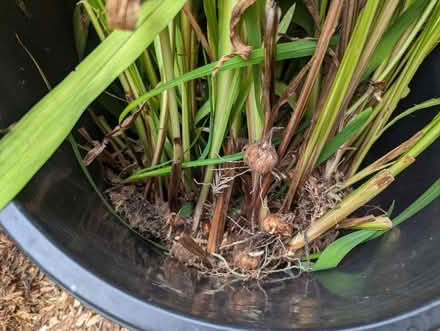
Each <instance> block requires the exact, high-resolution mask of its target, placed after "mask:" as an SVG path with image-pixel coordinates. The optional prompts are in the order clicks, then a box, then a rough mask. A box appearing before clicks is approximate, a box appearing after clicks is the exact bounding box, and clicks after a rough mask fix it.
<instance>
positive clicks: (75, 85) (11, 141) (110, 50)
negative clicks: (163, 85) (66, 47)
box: [0, 0, 185, 209]
mask: <svg viewBox="0 0 440 331" xmlns="http://www.w3.org/2000/svg"><path fill="white" fill-rule="evenodd" d="M184 3H185V0H149V1H146V2H145V4H144V5H143V6H142V8H141V13H140V17H139V23H138V28H137V30H136V31H134V32H127V31H115V32H113V33H112V34H111V35H110V36H109V37H108V38H107V39H106V40H105V41H104V42H103V43H101V44H100V45H99V46H98V47H97V48H96V49H95V50H94V51H93V52H92V53H91V54H90V55H89V56H87V58H85V59H84V60H83V61H82V62H81V64H79V65H78V66H77V67H76V69H75V71H73V72H72V73H71V74H69V75H68V76H67V77H66V78H65V79H64V80H63V81H62V82H61V83H60V84H59V85H58V86H57V87H56V88H54V89H53V90H52V91H51V92H50V93H49V94H48V95H47V96H46V97H44V98H43V99H42V100H41V101H39V102H38V103H37V104H36V105H35V106H34V107H33V108H32V109H31V110H30V111H29V112H28V113H27V114H26V115H25V116H24V117H23V118H22V119H21V120H20V121H19V122H18V123H17V125H16V126H15V128H14V129H13V130H12V131H11V132H10V133H9V134H7V135H6V136H5V137H4V138H3V139H2V140H1V141H0V185H1V187H2V189H1V191H0V209H2V208H3V207H5V205H6V204H7V203H8V202H9V201H10V200H12V199H13V198H14V197H15V195H16V194H17V193H18V192H19V191H20V190H21V189H22V188H23V187H24V186H25V185H26V183H27V182H28V181H29V180H30V179H31V178H32V176H33V175H34V174H35V173H36V172H37V171H38V169H40V167H41V166H42V165H43V164H44V163H45V162H46V161H47V160H48V159H49V157H50V156H51V155H52V154H53V153H54V152H55V150H56V149H57V148H58V146H60V144H61V143H62V142H63V140H64V139H65V138H66V136H67V135H68V134H69V132H70V131H71V130H72V128H73V126H74V125H75V123H76V122H77V121H78V119H79V117H80V116H81V114H82V113H83V112H84V110H85V109H86V108H87V106H88V105H89V104H90V103H92V102H93V100H95V99H96V97H97V96H98V95H99V94H100V93H102V92H103V91H104V90H105V89H106V87H107V86H108V85H110V84H111V82H112V81H113V80H115V79H116V78H117V77H118V76H119V75H120V74H121V72H122V71H124V70H125V69H126V68H127V67H128V66H129V65H130V64H131V63H133V62H134V61H135V60H136V58H138V57H139V55H140V54H141V53H142V52H143V51H144V50H145V48H146V47H147V46H148V45H149V44H150V43H151V42H152V41H153V40H154V38H155V37H156V35H157V34H158V33H159V32H160V31H161V30H162V29H163V28H164V27H166V26H167V24H168V22H169V21H170V20H171V19H172V18H173V17H174V16H175V15H176V14H177V13H178V11H179V10H180V9H181V8H182V7H183V5H184Z"/></svg>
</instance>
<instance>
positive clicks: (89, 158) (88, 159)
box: [83, 138, 109, 166]
mask: <svg viewBox="0 0 440 331" xmlns="http://www.w3.org/2000/svg"><path fill="white" fill-rule="evenodd" d="M108 142H109V140H108V139H107V138H104V140H103V141H102V143H99V142H97V141H96V140H94V141H93V144H94V145H95V147H93V148H92V149H91V150H90V151H89V152H88V153H87V155H86V156H85V157H84V160H83V162H84V164H85V165H86V166H89V165H90V164H92V162H93V161H94V160H95V159H96V158H97V157H98V156H99V155H100V154H101V153H102V152H103V151H104V149H105V147H106V146H107V143H108Z"/></svg>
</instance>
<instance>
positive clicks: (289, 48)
mask: <svg viewBox="0 0 440 331" xmlns="http://www.w3.org/2000/svg"><path fill="white" fill-rule="evenodd" d="M334 41H336V39H334V40H333V42H334ZM315 48H316V42H315V41H313V40H298V41H292V42H287V43H281V44H278V45H277V50H276V58H275V60H276V61H282V60H288V59H294V58H300V57H306V56H310V55H313V53H314V51H315ZM263 61H264V49H263V48H259V49H256V50H253V51H252V53H251V54H250V55H249V58H248V59H247V60H243V59H242V58H240V57H239V56H236V57H234V58H232V59H230V60H228V61H226V62H225V63H223V65H222V66H221V67H220V68H219V70H218V73H220V72H222V71H226V70H232V69H239V68H243V67H246V66H250V65H253V64H261V63H262V62H263ZM217 64H218V62H214V63H210V64H207V65H205V66H202V67H199V68H197V69H194V70H193V71H191V72H188V73H186V74H184V75H182V76H180V77H178V78H176V79H175V80H173V81H170V82H167V83H165V84H162V85H161V86H159V87H157V88H155V89H154V90H151V91H149V92H148V93H146V94H144V95H142V96H140V97H139V98H137V99H136V100H133V101H132V102H131V103H130V104H129V105H128V106H127V107H126V108H125V109H124V111H123V112H122V113H121V115H120V118H119V121H120V122H122V121H123V120H124V118H125V117H126V116H127V115H128V113H129V112H130V111H132V110H133V109H134V108H135V107H137V106H138V105H140V104H142V103H144V102H146V101H147V100H148V99H150V98H152V97H154V96H156V95H158V94H160V93H162V92H163V91H165V90H166V89H169V88H171V87H175V86H178V85H179V84H181V83H184V82H187V81H189V80H193V79H197V78H201V77H205V76H208V75H210V74H211V73H212V72H213V71H214V69H215V67H216V66H217Z"/></svg>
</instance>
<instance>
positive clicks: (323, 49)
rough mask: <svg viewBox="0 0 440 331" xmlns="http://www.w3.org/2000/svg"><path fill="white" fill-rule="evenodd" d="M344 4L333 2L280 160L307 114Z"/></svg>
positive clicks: (279, 149)
mask: <svg viewBox="0 0 440 331" xmlns="http://www.w3.org/2000/svg"><path fill="white" fill-rule="evenodd" d="M343 3H344V1H343V0H334V1H332V2H331V6H330V9H329V12H328V15H327V19H326V20H325V23H324V27H323V29H322V33H321V35H320V37H319V40H318V44H317V45H316V51H315V54H314V55H313V58H312V65H311V67H310V72H309V74H308V76H307V79H306V82H305V83H304V87H303V89H302V90H301V94H300V96H299V99H298V103H297V105H296V109H295V112H294V113H293V115H292V117H291V118H290V121H289V124H288V126H287V129H286V132H285V134H284V137H283V140H282V142H281V145H280V147H279V148H278V154H279V156H280V158H282V157H283V156H284V154H285V153H286V151H287V148H288V146H289V144H290V141H291V140H292V137H293V135H294V133H295V131H296V129H297V128H298V125H299V123H300V121H301V119H302V117H303V115H304V113H305V109H306V105H307V101H308V99H309V97H310V94H311V93H312V87H313V85H314V83H315V81H316V78H317V77H318V73H319V70H320V69H321V65H322V63H323V61H324V56H325V54H326V53H327V49H328V46H329V44H330V40H331V37H332V36H333V34H334V32H335V30H336V27H337V25H338V21H339V16H340V14H341V10H342V4H343Z"/></svg>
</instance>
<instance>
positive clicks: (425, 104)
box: [378, 98, 440, 138]
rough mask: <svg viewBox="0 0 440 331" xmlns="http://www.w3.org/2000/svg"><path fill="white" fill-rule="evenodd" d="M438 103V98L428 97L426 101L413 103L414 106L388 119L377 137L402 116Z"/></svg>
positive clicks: (439, 103)
mask: <svg viewBox="0 0 440 331" xmlns="http://www.w3.org/2000/svg"><path fill="white" fill-rule="evenodd" d="M438 105H440V98H433V99H430V100H428V101H425V102H422V103H420V104H418V105H415V106H414V107H411V108H409V109H407V110H405V111H404V112H403V113H401V114H399V115H397V116H396V117H394V118H393V119H392V120H391V121H389V122H388V123H387V125H385V127H384V128H383V129H382V131H380V133H379V134H378V138H379V137H380V136H381V135H382V134H383V133H384V132H385V131H386V130H388V129H389V128H390V127H391V126H393V125H394V124H396V123H397V122H398V121H400V120H401V119H402V118H405V117H407V116H409V115H411V114H413V113H414V112H416V111H419V110H423V109H427V108H430V107H434V106H438Z"/></svg>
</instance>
